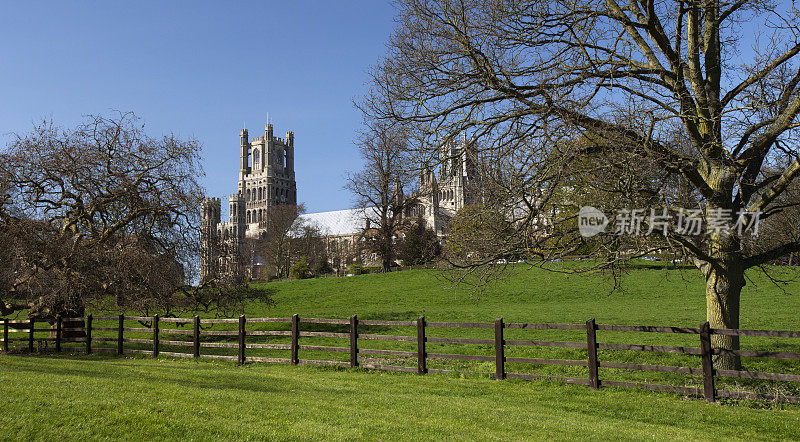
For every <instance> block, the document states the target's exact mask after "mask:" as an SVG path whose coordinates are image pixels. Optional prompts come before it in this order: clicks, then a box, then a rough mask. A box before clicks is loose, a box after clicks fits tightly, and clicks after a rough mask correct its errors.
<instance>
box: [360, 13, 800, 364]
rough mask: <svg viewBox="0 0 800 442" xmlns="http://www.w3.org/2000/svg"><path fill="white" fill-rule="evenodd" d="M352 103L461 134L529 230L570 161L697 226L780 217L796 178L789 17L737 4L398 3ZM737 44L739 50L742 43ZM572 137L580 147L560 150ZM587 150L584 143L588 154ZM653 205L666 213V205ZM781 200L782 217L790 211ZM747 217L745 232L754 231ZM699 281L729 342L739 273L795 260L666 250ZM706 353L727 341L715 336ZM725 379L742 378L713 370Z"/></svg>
mask: <svg viewBox="0 0 800 442" xmlns="http://www.w3.org/2000/svg"><path fill="white" fill-rule="evenodd" d="M397 7H398V9H399V16H398V26H397V30H396V32H395V34H394V35H393V37H392V38H391V41H390V42H389V43H388V54H387V56H386V57H385V59H384V60H383V61H382V62H381V63H379V65H378V66H376V67H375V69H374V70H373V71H372V77H373V78H372V88H371V92H370V93H369V94H368V95H367V96H366V98H365V99H364V101H363V102H362V107H364V108H365V109H368V110H369V111H370V112H371V113H372V114H373V115H374V116H375V117H377V118H380V119H384V120H386V121H398V122H402V123H404V124H414V125H416V130H417V131H418V133H419V134H421V135H422V137H424V138H426V139H424V140H423V143H420V147H421V148H422V149H426V146H429V147H427V149H429V150H435V149H436V148H437V145H438V144H440V143H439V142H438V140H441V139H445V138H452V137H454V136H456V135H457V134H459V133H462V132H464V131H471V132H472V133H473V134H474V135H476V136H478V137H479V139H481V140H482V141H483V142H482V144H484V145H485V149H484V152H483V154H484V155H485V157H486V158H488V159H490V160H491V161H494V162H495V163H496V164H498V165H499V166H498V167H501V168H502V169H504V172H505V173H504V175H503V176H504V180H505V183H506V184H509V185H508V186H506V189H507V190H508V193H509V194H510V195H511V197H510V198H509V201H511V202H512V203H513V204H514V205H516V206H518V207H524V208H525V210H521V211H517V212H515V213H522V214H524V215H522V218H527V221H526V220H525V219H521V220H518V221H519V222H520V223H522V224H523V225H524V224H525V223H526V222H528V223H529V224H528V225H531V226H532V225H534V223H533V222H532V220H534V219H535V218H536V217H538V216H539V215H541V210H542V209H543V208H544V207H545V205H546V204H547V203H548V201H549V202H552V201H550V198H551V196H552V195H553V194H555V193H556V192H557V189H559V188H563V186H562V185H561V184H560V180H561V178H563V174H564V171H568V170H570V167H569V163H570V162H571V161H580V160H581V159H585V158H591V156H590V155H609V156H613V158H615V159H616V161H618V162H627V161H631V162H638V163H643V164H644V165H645V166H644V167H645V168H646V169H647V170H648V171H649V172H653V173H655V174H656V175H660V176H663V177H664V178H663V179H664V180H672V182H675V183H680V184H681V185H682V186H686V188H688V191H687V192H685V194H684V196H687V197H688V199H689V200H693V201H695V202H696V204H697V207H699V208H700V209H701V211H702V213H703V215H704V218H705V220H706V221H707V222H708V221H709V220H710V219H711V218H712V215H714V216H717V215H719V214H724V215H725V217H727V218H729V221H730V223H731V224H733V223H735V221H736V214H738V213H741V212H750V213H755V212H763V213H764V217H768V216H769V215H770V214H772V213H774V212H776V211H779V210H781V209H782V208H784V207H785V206H786V202H785V198H782V195H783V194H784V192H785V191H786V189H787V188H788V187H789V186H790V184H791V183H792V182H794V181H795V180H796V179H797V176H798V175H799V174H800V158H798V153H799V152H800V150H798V147H797V143H796V142H797V126H798V119H797V115H798V112H800V94H799V93H798V91H800V70H799V69H798V68H800V64H798V60H797V58H798V57H797V56H798V53H799V52H800V40H799V39H800V32H799V31H800V29H799V28H798V15H797V11H796V10H794V9H793V7H792V5H791V4H784V3H777V2H770V1H748V0H734V1H721V0H706V1H699V0H667V1H662V0H629V1H620V0H577V1H576V0H570V1H562V0H517V1H514V0H509V1H490V0H474V1H471V0H442V1H431V0H401V1H399V2H397ZM743 36H744V37H743ZM576 137H579V138H580V139H581V140H582V141H581V142H580V143H568V142H565V141H568V140H570V139H571V140H575V139H576ZM587 140H588V142H587ZM663 199H665V198H662V200H663ZM796 203H797V201H791V202H790V203H789V204H796ZM751 220H752V218H748V219H747V221H751ZM669 240H670V241H671V242H672V243H674V244H678V245H679V246H680V247H681V248H683V249H684V251H686V253H688V254H689V255H691V257H692V259H693V261H694V263H695V265H696V266H697V268H698V269H699V270H700V271H701V272H702V274H703V275H704V277H705V279H706V281H707V285H706V300H707V318H708V320H709V321H710V322H711V324H712V327H714V328H738V327H739V305H740V294H741V291H742V288H743V287H744V285H745V277H744V274H745V271H746V270H747V269H749V268H752V267H755V266H759V265H762V264H764V263H767V262H770V261H772V260H774V259H775V258H777V257H780V256H782V255H785V254H789V253H792V252H797V251H800V242H798V241H797V239H796V238H793V237H787V238H786V240H785V241H783V242H781V243H779V244H774V245H773V246H772V247H770V248H767V249H765V248H751V247H749V246H747V241H746V240H745V238H744V237H743V235H741V234H740V233H739V232H738V231H736V229H727V230H725V229H722V230H716V231H706V232H704V233H703V235H701V236H699V237H688V236H685V235H678V234H676V233H675V232H673V233H671V234H670V235H669ZM713 344H714V346H715V347H724V348H728V349H736V348H738V338H736V337H733V336H721V335H715V336H714V337H713ZM720 363H721V364H722V366H723V367H733V366H736V365H738V363H739V362H738V358H724V359H722V360H721V361H720Z"/></svg>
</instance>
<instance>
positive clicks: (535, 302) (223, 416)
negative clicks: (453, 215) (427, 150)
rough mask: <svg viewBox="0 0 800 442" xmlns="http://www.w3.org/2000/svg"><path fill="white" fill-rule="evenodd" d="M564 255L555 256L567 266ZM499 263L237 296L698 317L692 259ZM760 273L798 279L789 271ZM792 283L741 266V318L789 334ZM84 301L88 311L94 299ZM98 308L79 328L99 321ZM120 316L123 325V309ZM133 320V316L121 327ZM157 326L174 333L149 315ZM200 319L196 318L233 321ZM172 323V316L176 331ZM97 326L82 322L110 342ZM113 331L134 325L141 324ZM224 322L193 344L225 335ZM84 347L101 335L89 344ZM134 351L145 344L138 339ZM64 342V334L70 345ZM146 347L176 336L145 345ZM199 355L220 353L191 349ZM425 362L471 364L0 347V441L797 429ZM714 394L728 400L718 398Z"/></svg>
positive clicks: (405, 345)
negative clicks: (267, 360) (672, 262)
mask: <svg viewBox="0 0 800 442" xmlns="http://www.w3.org/2000/svg"><path fill="white" fill-rule="evenodd" d="M564 265H573V264H571V263H567V264H564ZM515 270H516V271H515V272H514V274H513V275H510V276H509V277H508V278H507V279H505V280H503V281H500V282H498V283H497V284H494V285H491V286H489V287H488V288H487V289H486V290H485V291H484V292H482V293H479V294H476V293H472V292H469V291H467V290H463V289H461V290H456V289H455V288H454V287H452V285H451V284H450V283H449V282H448V281H446V280H445V279H443V278H442V277H441V275H440V274H439V273H437V272H436V271H431V270H414V271H403V272H394V273H390V274H377V275H362V276H354V277H343V278H323V279H313V280H301V281H287V282H275V283H267V284H261V285H260V287H261V288H263V289H264V290H265V291H266V292H267V293H269V294H270V296H271V297H272V298H273V299H274V301H275V304H274V305H267V304H265V303H263V302H259V301H253V302H251V303H249V304H248V306H247V309H246V312H245V313H246V314H247V316H248V317H251V318H252V317H287V316H290V315H291V314H294V313H297V314H299V315H301V317H323V318H346V317H348V316H350V315H351V314H358V316H359V318H361V319H384V320H413V319H416V318H417V317H418V316H421V315H425V317H426V318H427V319H428V321H474V322H491V321H493V320H494V318H496V317H503V318H504V319H505V320H506V322H559V323H583V322H585V321H586V320H587V319H588V318H592V317H594V318H596V320H597V322H598V323H601V324H603V323H604V324H629V325H672V326H688V327H696V326H698V325H699V324H700V323H701V322H703V321H704V320H705V295H704V281H703V280H702V278H701V277H700V275H699V274H698V272H697V271H696V270H694V269H685V270H675V269H672V270H668V269H663V268H660V267H658V266H651V265H648V264H643V265H641V266H638V267H635V268H632V269H630V270H629V271H628V272H627V274H626V275H625V276H624V278H623V279H622V282H621V287H620V288H619V289H618V290H616V291H613V292H612V291H611V289H612V287H613V283H612V281H611V280H609V279H608V278H606V277H604V276H603V275H590V276H579V275H570V274H564V273H557V272H548V271H543V270H541V269H527V268H525V267H521V266H518V267H516V269H515ZM773 271H774V275H773V277H777V278H779V279H783V280H789V279H793V278H794V279H798V276H800V272H798V271H796V270H793V269H788V270H787V269H773ZM798 294H800V282H797V281H793V282H788V283H786V284H784V285H782V286H781V287H778V286H776V285H775V284H774V283H773V282H771V281H770V278H768V277H766V276H764V275H763V274H760V273H757V272H752V273H751V274H750V275H749V281H748V286H747V287H746V288H745V290H744V293H743V296H742V318H741V319H742V321H741V322H742V328H755V329H781V330H786V329H790V330H792V329H793V330H798V329H800V322H798V317H800V315H798V313H800V298H798ZM96 313H102V312H96ZM114 325H115V323H113V322H111V321H109V322H108V323H104V322H103V321H97V322H95V326H96V327H113V326H114ZM131 326H134V327H136V326H137V325H135V323H133V322H132V324H131ZM138 326H139V327H140V325H138ZM163 327H164V328H163V329H162V339H163V340H164V342H167V341H169V340H185V339H187V336H186V335H185V334H177V333H176V334H171V333H170V332H169V329H170V328H173V327H175V326H174V325H170V324H167V323H165V324H164V326H163ZM235 327H236V325H235V324H216V325H214V326H213V329H214V330H225V329H228V330H233V329H234V328H235ZM301 328H302V330H303V331H333V332H345V331H346V330H347V327H346V326H341V325H329V324H307V323H303V324H301ZM254 329H258V330H287V329H288V325H287V324H280V323H262V324H248V330H254ZM184 331H185V330H184ZM359 331H360V333H379V334H396V335H413V334H414V330H413V328H410V327H386V326H371V327H367V326H362V327H360V328H359ZM115 333H116V332H113V331H102V330H98V331H97V332H96V333H95V334H94V336H95V337H102V336H108V337H111V338H113V336H116V335H115ZM427 333H428V336H439V337H467V338H491V336H492V330H491V329H486V328H472V329H465V328H429V329H428V331H427ZM126 336H129V337H142V338H148V337H149V335H148V334H147V333H142V334H141V336H138V335H137V334H136V333H130V334H129V335H126ZM235 339H236V337H235V336H208V337H206V338H204V341H211V340H214V341H228V342H234V341H235ZM506 339H541V340H557V341H585V339H586V333H585V331H581V330H511V329H509V330H507V331H506ZM300 340H301V344H302V345H324V346H347V345H348V341H347V339H343V338H322V337H312V336H301V338H300ZM598 340H599V341H600V342H615V343H636V344H651V345H685V346H692V347H697V344H698V342H697V336H696V335H678V334H675V335H665V334H656V333H619V332H610V331H600V332H598ZM261 342H265V343H282V344H285V343H288V338H287V337H285V336H250V337H248V343H261ZM95 345H96V346H102V345H114V344H113V342H111V343H104V342H102V341H98V342H97V343H96V344H95ZM415 345H416V344H415V343H413V342H392V341H373V340H369V341H367V340H363V341H362V340H361V339H360V340H359V347H360V348H374V349H394V350H406V351H413V350H414V348H415ZM742 346H743V348H745V349H762V350H778V351H790V352H800V340H798V339H788V338H787V339H772V338H743V339H742ZM141 347H142V348H144V349H146V348H148V347H147V345H146V344H141ZM80 349H81V347H77V350H78V351H81V350H80ZM427 349H428V352H439V353H456V354H459V353H460V354H476V355H486V356H491V355H493V354H494V348H493V346H492V345H471V344H469V345H467V344H439V343H429V344H428V346H427ZM162 351H174V352H186V351H188V349H187V348H186V347H180V346H173V345H167V344H164V345H162ZM202 351H203V353H204V354H211V353H215V354H228V355H233V354H235V352H236V350H235V349H224V348H203V350H202ZM598 353H599V358H600V360H601V361H616V362H631V363H644V364H656V365H679V366H689V367H699V358H697V357H696V356H690V355H681V354H660V353H649V352H632V351H612V350H600V351H599V352H598ZM248 355H249V356H250V357H252V356H265V357H283V358H285V357H288V354H287V351H286V350H255V349H252V350H248ZM506 355H507V356H509V357H512V356H517V357H534V358H559V359H575V360H585V358H586V351H585V350H581V349H575V348H555V347H512V346H507V347H506ZM300 358H301V359H328V360H331V359H332V360H342V361H344V360H347V358H348V355H347V354H346V353H336V352H325V351H314V350H305V349H304V350H301V356H300ZM381 358H382V360H380V361H379V363H388V364H393V365H406V366H414V365H415V364H416V358H414V357H393V356H386V357H381ZM746 359H747V360H746V361H745V366H746V367H747V368H748V369H751V370H757V371H772V372H780V373H791V374H800V364H798V361H793V360H767V359H762V358H746ZM428 367H429V368H441V369H450V370H459V371H464V370H466V371H469V372H472V373H473V374H468V375H464V374H460V375H433V374H429V375H426V376H423V377H420V376H415V375H412V374H393V373H383V372H365V371H363V370H360V369H355V370H352V369H346V370H339V369H324V368H313V367H302V366H301V367H293V366H286V365H267V364H247V365H246V366H245V367H236V366H234V365H233V364H232V363H227V362H216V361H215V362H211V361H207V360H202V361H174V360H169V359H168V358H164V357H162V358H160V359H159V360H157V361H152V360H148V359H142V358H133V359H130V358H125V359H119V358H114V357H110V358H103V357H99V356H90V357H86V356H73V357H26V356H12V355H3V356H0V380H2V382H3V384H4V385H6V386H7V389H6V396H5V397H6V405H5V408H4V413H2V414H0V436H2V438H10V439H15V438H16V439H32V438H42V439H50V438H54V437H56V436H65V437H66V438H68V439H86V438H104V437H113V436H116V435H122V436H123V437H127V438H131V439H143V438H159V439H186V438H194V439H212V438H217V437H222V438H242V439H249V438H255V439H261V438H277V439H307V438H315V439H352V438H367V439H389V438H392V439H420V438H424V439H433V438H436V439H440V438H466V439H486V438H503V439H522V438H538V439H544V438H547V439H552V438H555V439H574V438H590V437H591V438H603V439H611V438H614V439H619V438H622V439H642V438H645V437H646V438H653V439H675V438H680V439H689V438H691V439H751V438H762V439H797V438H800V407H798V406H792V405H770V407H772V409H768V410H759V409H754V408H751V407H750V406H756V407H762V406H764V404H756V403H750V402H744V403H739V404H746V405H748V406H727V405H726V406H718V405H711V404H706V403H705V402H703V401H702V400H685V399H686V398H683V397H681V396H680V395H677V394H670V393H652V392H646V391H641V390H636V389H617V388H603V389H601V390H600V391H592V390H590V389H588V388H586V387H585V386H580V385H565V384H561V383H557V382H548V381H532V382H518V381H513V380H506V381H502V382H497V381H491V380H488V379H487V376H486V374H488V373H492V372H493V371H494V364H493V363H492V362H475V361H451V360H437V359H429V361H428ZM506 370H507V371H508V372H519V373H532V374H544V375H552V376H568V377H583V378H585V377H586V375H587V373H586V368H585V367H580V366H561V365H542V364H521V363H507V364H506ZM600 377H601V379H604V380H609V379H613V380H622V381H632V382H643V381H644V382H649V383H660V384H670V385H679V386H690V387H695V388H696V387H698V386H700V385H702V381H701V379H700V378H699V377H698V376H687V375H679V374H667V373H654V372H638V371H629V370H615V369H609V368H601V370H600ZM724 382H725V384H724V385H723V381H722V380H718V385H723V388H726V389H736V388H744V389H747V390H751V391H759V392H766V393H774V392H776V391H781V392H783V393H786V394H793V395H798V394H800V387H798V386H792V385H790V386H788V387H786V386H785V383H784V385H783V386H779V387H776V386H775V385H774V384H772V383H770V382H768V381H758V380H735V379H733V380H731V379H728V380H726V381H724ZM725 403H726V404H729V405H730V404H732V403H738V402H725Z"/></svg>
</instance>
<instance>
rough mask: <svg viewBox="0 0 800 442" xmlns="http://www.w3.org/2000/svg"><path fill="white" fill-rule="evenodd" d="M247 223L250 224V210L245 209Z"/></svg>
mask: <svg viewBox="0 0 800 442" xmlns="http://www.w3.org/2000/svg"><path fill="white" fill-rule="evenodd" d="M247 223H248V224H250V211H249V210H248V211H247Z"/></svg>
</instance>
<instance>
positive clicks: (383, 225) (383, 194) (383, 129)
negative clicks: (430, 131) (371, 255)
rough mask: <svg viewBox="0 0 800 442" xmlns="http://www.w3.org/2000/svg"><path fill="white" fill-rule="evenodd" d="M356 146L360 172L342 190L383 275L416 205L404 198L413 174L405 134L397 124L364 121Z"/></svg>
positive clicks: (349, 175) (406, 135)
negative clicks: (360, 214) (362, 221)
mask: <svg viewBox="0 0 800 442" xmlns="http://www.w3.org/2000/svg"><path fill="white" fill-rule="evenodd" d="M365 126H366V127H365V129H364V131H363V132H362V133H361V135H360V137H359V138H358V140H357V142H356V145H357V147H358V150H359V152H360V153H361V157H362V159H363V160H364V165H363V168H362V169H361V170H360V171H358V172H352V173H350V174H348V176H347V184H346V185H345V188H346V189H347V190H349V191H350V192H352V193H353V196H354V200H355V201H354V207H355V208H357V209H359V210H360V211H362V212H363V217H364V219H365V220H366V221H367V222H368V227H367V229H366V230H365V232H364V233H363V235H364V237H365V239H369V241H365V243H366V244H367V245H368V247H369V248H370V249H371V250H372V251H373V252H375V253H377V254H378V256H380V259H381V266H382V269H383V271H384V272H389V271H391V263H392V262H393V261H394V259H395V255H396V251H395V245H394V242H395V239H396V235H397V233H398V232H399V230H400V229H401V228H402V227H403V226H404V225H405V223H406V219H404V217H403V216H404V214H405V212H406V209H407V208H408V207H411V206H412V205H414V204H415V203H416V199H415V198H414V197H409V196H406V195H408V194H409V193H411V192H409V190H410V186H411V185H412V183H413V182H414V178H415V174H414V169H413V167H412V166H411V161H410V160H411V157H410V156H409V155H408V150H407V143H408V136H409V134H408V131H407V129H406V128H405V127H404V126H402V125H398V124H385V123H382V122H375V121H368V122H367V123H366V125H365Z"/></svg>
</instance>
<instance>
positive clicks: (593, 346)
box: [586, 318, 600, 390]
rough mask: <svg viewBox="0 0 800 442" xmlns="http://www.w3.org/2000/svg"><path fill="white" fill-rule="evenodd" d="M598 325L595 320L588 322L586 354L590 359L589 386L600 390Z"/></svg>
mask: <svg viewBox="0 0 800 442" xmlns="http://www.w3.org/2000/svg"><path fill="white" fill-rule="evenodd" d="M596 330H597V325H596V324H595V323H594V318H592V319H590V320H588V321H586V354H587V355H588V358H589V361H588V362H589V386H590V387H591V388H592V389H594V390H597V389H598V388H600V377H599V376H598V375H597V333H596Z"/></svg>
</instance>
